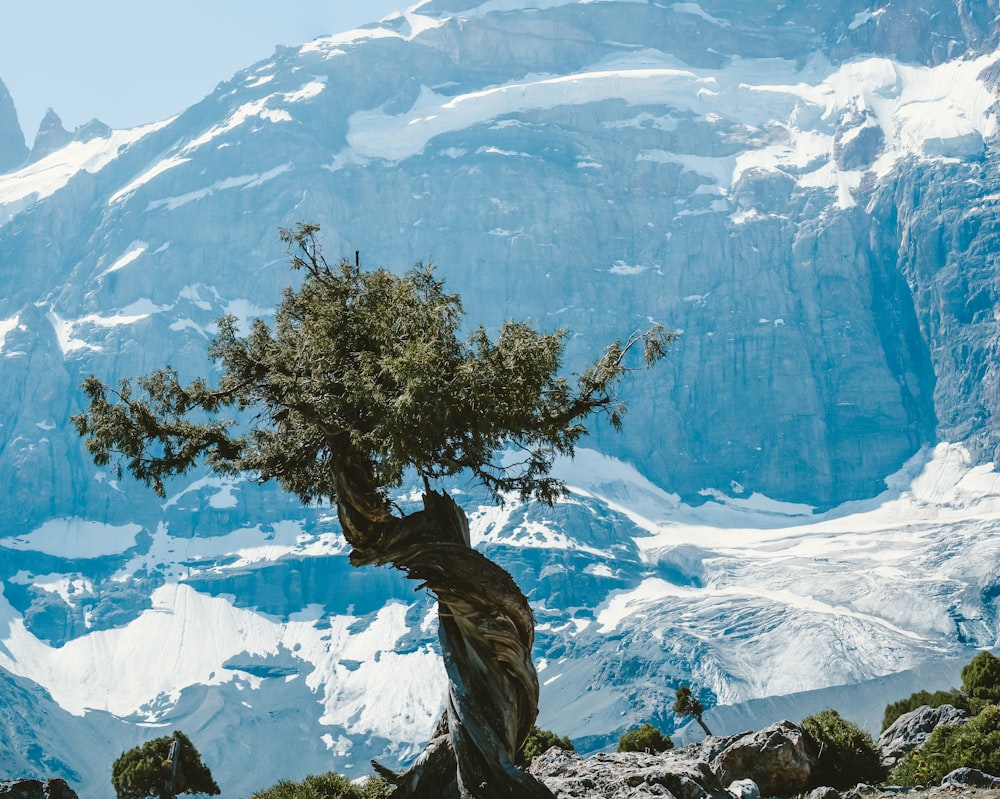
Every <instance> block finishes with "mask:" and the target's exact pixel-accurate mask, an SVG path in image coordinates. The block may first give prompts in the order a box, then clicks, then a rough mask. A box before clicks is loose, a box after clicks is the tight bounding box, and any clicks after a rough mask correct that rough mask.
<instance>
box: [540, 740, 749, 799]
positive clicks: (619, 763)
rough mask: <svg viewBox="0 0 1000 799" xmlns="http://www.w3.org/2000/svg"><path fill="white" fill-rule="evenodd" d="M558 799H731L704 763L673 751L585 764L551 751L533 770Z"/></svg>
mask: <svg viewBox="0 0 1000 799" xmlns="http://www.w3.org/2000/svg"><path fill="white" fill-rule="evenodd" d="M529 770H530V771H531V773H532V774H534V775H535V776H536V777H537V778H538V779H539V780H541V781H542V782H543V783H545V785H546V786H548V788H549V790H551V791H552V792H553V793H554V794H555V795H556V797H557V799H605V798H606V797H612V796H614V797H615V798H616V799H632V798H633V797H634V798H636V799H638V797H647V796H673V797H676V799H732V795H731V794H729V793H728V792H727V791H726V790H725V789H724V788H723V787H722V784H721V783H720V782H719V780H718V779H717V778H716V777H715V775H714V774H713V773H712V771H711V769H710V768H709V767H708V764H707V763H705V762H704V761H700V760H696V759H693V758H691V757H689V756H685V755H684V754H683V750H673V751H669V752H663V753H661V754H657V755H649V754H646V753H644V752H616V753H613V754H612V753H599V754H596V755H593V756H592V757H588V758H582V757H580V755H578V754H576V753H575V752H567V751H565V750H563V749H557V748H552V749H549V751H548V752H545V753H544V754H541V755H539V756H538V757H536V758H535V759H534V760H532V761H531V766H530V768H529Z"/></svg>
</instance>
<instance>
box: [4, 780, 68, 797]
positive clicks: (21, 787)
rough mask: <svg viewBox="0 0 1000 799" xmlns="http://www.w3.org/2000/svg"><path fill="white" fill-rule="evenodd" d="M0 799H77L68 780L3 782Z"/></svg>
mask: <svg viewBox="0 0 1000 799" xmlns="http://www.w3.org/2000/svg"><path fill="white" fill-rule="evenodd" d="M0 799H77V795H76V791H74V790H73V789H72V788H70V787H69V784H68V783H67V782H66V780H61V779H51V780H45V782H42V781H41V780H3V781H0Z"/></svg>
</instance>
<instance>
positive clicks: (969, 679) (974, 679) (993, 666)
mask: <svg viewBox="0 0 1000 799" xmlns="http://www.w3.org/2000/svg"><path fill="white" fill-rule="evenodd" d="M962 690H963V691H964V692H965V693H966V695H967V696H969V697H970V698H971V699H973V700H977V699H978V700H980V702H979V703H978V705H979V707H974V708H973V710H979V709H981V707H982V706H983V705H985V704H997V703H1000V658H997V657H996V656H995V655H993V653H991V652H986V651H983V652H980V653H979V654H978V655H976V656H975V657H974V658H973V659H972V660H971V661H970V662H969V663H967V664H966V665H965V666H964V667H963V668H962ZM974 704H976V703H975V702H974Z"/></svg>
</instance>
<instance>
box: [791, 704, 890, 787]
mask: <svg viewBox="0 0 1000 799" xmlns="http://www.w3.org/2000/svg"><path fill="white" fill-rule="evenodd" d="M802 729H804V730H805V731H806V734H807V735H808V736H809V738H810V739H811V740H812V742H813V743H814V744H815V745H816V749H817V750H818V751H819V759H818V762H817V764H816V768H815V769H814V770H813V773H812V783H813V786H814V787H818V786H821V785H829V786H830V787H832V788H853V787H854V786H855V785H857V784H858V783H859V782H873V783H878V782H881V780H882V779H883V778H884V777H885V769H884V768H883V766H882V753H881V751H880V750H879V748H878V747H877V746H876V745H875V741H873V740H872V737H871V735H869V734H868V733H867V732H865V731H864V730H862V729H861V728H860V727H859V726H858V725H857V724H855V723H854V722H853V721H849V720H847V719H845V718H843V717H842V716H841V715H840V714H839V713H838V712H837V711H836V710H824V711H822V712H820V713H816V714H814V715H812V716H807V717H806V718H804V719H803V720H802Z"/></svg>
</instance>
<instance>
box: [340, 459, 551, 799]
mask: <svg viewBox="0 0 1000 799" xmlns="http://www.w3.org/2000/svg"><path fill="white" fill-rule="evenodd" d="M423 503H424V509H423V510H422V511H417V512H415V513H412V514H409V515H407V516H402V517H400V516H394V515H391V514H390V513H389V512H388V507H387V504H386V501H385V499H384V498H383V497H382V496H381V495H379V494H378V493H377V492H376V491H375V490H374V488H373V483H372V482H370V481H367V480H365V472H364V468H363V466H362V467H361V468H358V464H354V465H353V468H352V467H351V466H350V465H347V467H346V468H344V469H343V470H341V472H340V479H339V480H338V514H339V517H340V520H341V524H342V526H343V527H344V534H345V537H346V538H347V541H348V543H350V544H351V546H352V549H353V551H352V553H351V562H352V563H353V564H354V565H363V564H377V565H378V564H391V565H392V566H394V567H396V568H397V569H400V570H402V571H404V572H405V573H406V575H407V576H408V577H409V578H410V579H413V580H419V581H420V582H421V584H422V586H424V587H426V588H427V589H428V590H429V591H431V593H432V594H434V596H435V597H436V598H437V601H438V621H439V636H440V641H441V652H442V655H443V656H444V662H445V669H446V671H447V673H448V682H449V685H448V698H447V705H446V709H445V714H444V716H443V718H442V719H441V721H440V722H439V723H438V726H437V728H436V730H435V733H434V736H433V737H432V738H431V740H430V742H429V743H428V744H427V747H426V748H425V750H424V751H423V753H422V754H421V755H420V757H418V758H417V760H416V761H415V762H414V763H413V765H412V766H411V767H410V768H409V769H408V770H407V771H406V772H403V773H401V774H397V773H395V772H392V771H390V770H388V769H385V768H384V767H382V766H379V765H377V764H375V767H376V769H377V770H378V771H379V772H380V773H381V774H382V775H383V776H385V777H386V778H387V779H389V780H390V781H391V782H392V783H394V784H395V785H396V786H397V789H396V792H395V793H394V794H393V796H394V797H396V799H410V797H413V799H431V797H434V799H438V798H440V799H455V798H457V799H502V798H503V799H509V798H510V797H518V799H552V793H551V792H550V791H549V790H548V789H547V788H546V787H545V786H544V785H542V783H540V782H539V781H538V780H537V779H535V778H534V777H533V776H532V775H531V774H529V773H528V772H526V771H524V770H522V769H521V768H519V767H518V765H517V756H518V752H519V751H520V748H521V745H522V744H523V743H524V740H525V739H526V738H527V736H528V733H529V732H530V731H531V727H532V725H533V724H534V722H535V717H536V715H537V712H538V676H537V674H536V672H535V666H534V663H533V662H532V660H531V647H532V644H533V643H534V635H535V621H534V616H533V614H532V612H531V607H530V606H529V605H528V600H527V598H526V597H525V596H524V594H523V593H522V592H521V590H520V589H519V588H518V586H517V584H516V583H515V582H514V579H513V578H512V577H511V576H510V574H509V573H508V572H507V571H505V570H504V569H503V568H502V567H500V566H499V565H497V564H496V563H494V562H493V561H491V560H490V559H489V558H487V557H485V556H484V555H482V554H481V553H480V552H477V551H476V550H475V549H473V548H472V547H471V545H470V541H469V522H468V519H467V517H466V515H465V512H464V511H463V510H462V509H461V508H460V507H459V506H458V505H457V504H456V503H455V501H454V500H453V499H452V498H451V497H450V496H448V494H446V493H439V492H436V491H432V490H430V489H429V488H427V489H426V490H425V492H424V495H423Z"/></svg>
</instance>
